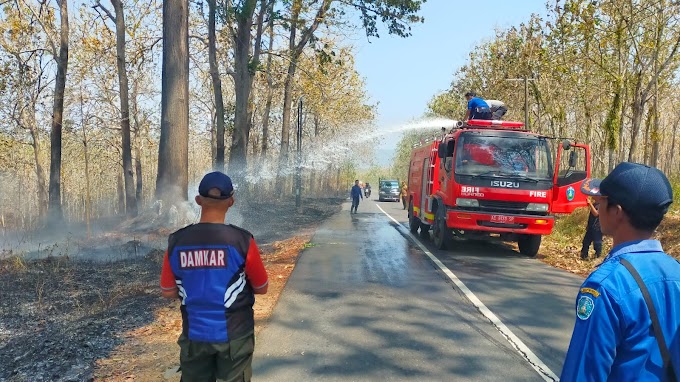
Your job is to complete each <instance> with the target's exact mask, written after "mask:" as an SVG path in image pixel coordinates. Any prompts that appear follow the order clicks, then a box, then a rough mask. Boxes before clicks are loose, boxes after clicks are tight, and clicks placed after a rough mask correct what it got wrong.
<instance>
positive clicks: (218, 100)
mask: <svg viewBox="0 0 680 382" xmlns="http://www.w3.org/2000/svg"><path fill="white" fill-rule="evenodd" d="M216 9H217V2H216V0H208V62H209V64H210V78H211V79H212V86H213V93H214V97H215V122H216V131H215V140H216V145H215V166H214V167H215V170H218V171H224V101H223V99H222V80H221V79H220V69H219V66H218V63H217V37H216V35H215V12H216Z"/></svg>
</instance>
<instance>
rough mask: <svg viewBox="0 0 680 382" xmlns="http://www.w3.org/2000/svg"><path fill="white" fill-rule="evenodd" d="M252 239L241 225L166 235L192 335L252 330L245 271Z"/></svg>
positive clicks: (214, 336) (185, 325) (221, 338)
mask: <svg viewBox="0 0 680 382" xmlns="http://www.w3.org/2000/svg"><path fill="white" fill-rule="evenodd" d="M251 239H252V235H251V234H250V232H248V231H245V230H243V229H241V228H238V227H235V226H232V225H224V224H211V223H199V224H194V225H190V226H187V227H185V228H182V229H180V230H179V231H177V232H175V233H173V234H172V235H170V238H169V239H168V260H169V261H170V266H171V268H172V273H173V274H174V275H175V282H176V283H177V287H178V288H179V295H180V297H181V298H182V306H181V311H182V330H183V332H184V335H186V336H187V337H188V338H189V339H190V340H193V341H200V342H212V343H223V342H228V341H229V340H230V339H232V338H234V339H235V338H239V337H242V336H244V335H247V334H249V333H251V332H252V331H253V329H254V319H253V304H254V303H255V295H254V294H253V289H252V287H251V286H250V284H249V283H248V282H247V281H246V275H245V264H246V256H247V254H248V248H249V247H250V240H251Z"/></svg>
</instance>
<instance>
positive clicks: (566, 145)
mask: <svg viewBox="0 0 680 382" xmlns="http://www.w3.org/2000/svg"><path fill="white" fill-rule="evenodd" d="M570 148H571V142H569V140H568V139H565V140H563V141H562V149H563V150H564V151H567V150H569V149H570Z"/></svg>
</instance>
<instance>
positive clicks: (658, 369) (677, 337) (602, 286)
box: [560, 163, 680, 382]
mask: <svg viewBox="0 0 680 382" xmlns="http://www.w3.org/2000/svg"><path fill="white" fill-rule="evenodd" d="M581 191H582V192H583V193H585V194H587V195H591V196H593V197H594V198H595V199H596V201H597V202H598V203H599V205H600V208H599V211H598V212H599V218H600V225H601V228H602V233H603V234H604V235H607V236H611V237H612V239H613V242H614V243H613V248H612V249H611V251H610V252H609V254H608V255H607V257H606V258H605V259H604V261H603V262H602V264H600V265H599V267H598V268H597V269H596V270H595V271H594V272H593V273H591V274H590V276H588V278H587V279H586V280H585V282H584V283H583V284H582V285H581V289H580V291H579V293H578V296H577V297H576V324H575V325H574V332H573V334H572V338H571V343H570V344H569V351H568V352H567V357H566V360H565V362H564V368H563V369H562V376H561V378H560V380H561V381H563V382H569V381H579V382H581V381H675V380H676V379H674V376H677V371H678V370H679V369H680V263H678V261H677V260H675V259H674V258H672V257H670V256H668V255H667V254H665V253H664V252H663V249H662V248H661V244H660V243H659V242H658V241H656V240H652V239H651V238H652V236H653V234H654V231H655V230H656V228H657V227H658V226H659V224H660V223H661V221H662V219H663V217H664V215H665V214H666V212H667V211H668V208H669V206H670V205H671V203H672V202H673V191H672V189H671V186H670V183H669V182H668V179H667V178H666V176H665V175H664V174H663V173H662V172H661V171H659V170H658V169H656V168H654V167H649V166H645V165H641V164H636V163H621V164H619V165H618V166H616V168H614V170H613V171H612V172H611V173H610V174H609V175H608V176H607V177H605V178H604V179H603V180H601V181H600V180H598V179H589V180H586V181H585V182H584V183H583V185H582V186H581Z"/></svg>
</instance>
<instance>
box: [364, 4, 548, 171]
mask: <svg viewBox="0 0 680 382" xmlns="http://www.w3.org/2000/svg"><path fill="white" fill-rule="evenodd" d="M545 2H546V0H515V1H513V0H487V1H484V2H477V1H458V0H428V1H427V3H425V4H424V5H423V7H422V9H421V15H423V16H424V17H425V23H424V24H418V25H415V26H414V27H413V29H412V36H411V37H408V38H405V39H404V38H399V37H394V36H389V35H388V34H387V33H386V31H384V30H383V31H382V33H381V37H380V38H372V39H371V41H370V42H368V41H367V40H366V37H365V36H363V35H361V33H360V32H361V31H359V33H357V37H356V40H355V41H354V45H355V46H356V55H355V59H356V68H357V70H358V71H359V73H360V74H361V76H362V77H363V78H364V80H365V81H366V86H367V89H368V93H369V95H370V97H371V101H372V102H373V103H376V102H377V103H378V119H377V125H378V128H379V129H387V128H389V127H393V126H395V125H399V124H402V123H406V122H408V121H411V120H413V119H417V118H419V117H420V116H422V115H423V113H424V112H425V111H426V109H427V103H428V101H429V100H430V99H431V98H432V96H433V95H435V94H437V93H439V92H442V91H444V90H446V89H447V88H448V87H449V84H450V83H451V80H452V79H453V73H454V72H455V70H456V69H457V68H459V67H460V66H462V65H464V64H465V62H466V60H467V57H468V54H469V52H470V51H471V50H472V49H473V48H474V46H475V45H477V44H478V43H480V42H482V41H485V40H489V39H491V38H492V37H493V35H494V31H495V29H496V28H502V29H504V28H508V27H510V26H513V25H519V24H520V23H522V22H525V21H527V20H529V17H530V15H531V14H532V13H538V14H540V15H543V16H545V15H546V13H547V12H546V8H545ZM481 4H483V8H482V7H481ZM461 102H462V98H461ZM461 117H462V116H461ZM399 138H400V137H399V136H390V137H387V138H386V139H385V140H384V144H383V145H382V149H381V150H380V151H381V153H382V154H381V155H379V158H378V159H379V162H381V163H383V164H385V163H386V162H387V161H389V159H390V155H389V153H391V152H393V150H394V145H395V144H396V142H397V141H398V140H399Z"/></svg>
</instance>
